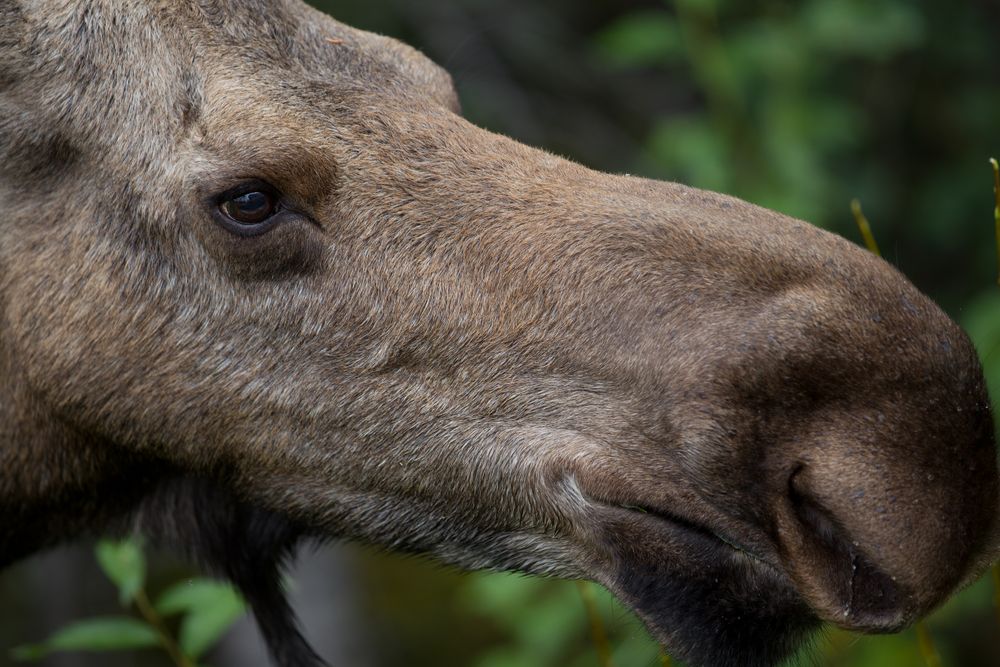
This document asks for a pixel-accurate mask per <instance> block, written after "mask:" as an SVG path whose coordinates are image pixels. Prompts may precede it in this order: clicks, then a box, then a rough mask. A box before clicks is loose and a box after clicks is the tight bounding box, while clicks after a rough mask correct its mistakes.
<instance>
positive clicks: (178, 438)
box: [0, 0, 998, 667]
mask: <svg viewBox="0 0 1000 667" xmlns="http://www.w3.org/2000/svg"><path fill="white" fill-rule="evenodd" d="M0 200H2V201H3V202H4V210H3V212H2V214H0V216H2V217H0V378H2V384H0V471H2V472H0V565H6V564H9V563H11V562H13V561H15V560H17V559H20V558H24V557H27V556H29V555H31V554H33V553H35V552H37V551H39V550H41V549H43V548H45V547H47V546H50V545H53V544H56V543H58V542H61V541H65V540H70V539H73V538H75V537H79V536H84V535H93V534H99V533H104V532H108V531H111V532H114V531H122V530H126V529H128V530H131V529H138V530H141V531H142V532H144V533H145V534H146V535H147V536H148V538H149V539H150V540H153V541H155V542H157V543H159V544H162V545H163V546H165V547H168V548H174V549H177V550H179V551H180V552H182V553H184V554H186V555H188V556H190V557H192V558H194V559H196V560H198V561H200V562H202V563H204V564H205V565H206V566H207V567H209V568H211V569H212V570H213V571H214V572H215V573H217V574H218V575H220V576H224V577H228V578H229V579H231V580H232V581H233V582H234V583H235V584H236V585H237V586H238V587H240V588H241V589H242V591H243V592H244V594H245V595H246V597H247V599H248V600H249V602H250V604H251V606H252V608H253V611H254V614H255V615H256V618H257V620H258V622H259V624H260V626H261V628H262V630H263V633H264V635H265V638H266V640H267V642H268V645H269V648H270V651H271V653H272V657H273V659H274V662H275V663H276V664H278V665H282V666H283V667H293V666H294V667H302V666H309V665H316V664H319V660H318V658H317V657H316V656H315V654H314V653H313V652H312V650H311V649H310V648H309V646H308V645H307V644H306V643H305V641H304V640H303V639H302V637H301V636H300V635H299V634H298V632H297V631H296V629H295V623H294V619H293V616H292V613H291V611H290V609H289V606H288V604H287V602H286V601H285V598H284V596H283V594H282V591H281V587H280V585H279V578H280V575H279V572H280V568H281V566H282V563H283V561H284V559H285V557H286V556H287V555H289V554H290V553H292V552H293V551H294V549H295V547H296V545H297V544H299V543H300V542H301V541H303V540H306V539H311V538H312V539H315V538H318V539H324V538H346V539H355V540H361V541H365V542H368V543H375V544H379V545H383V546H385V547H388V548H391V549H396V550H401V551H406V552H411V553H412V552H417V553H423V554H428V555H430V556H432V557H435V558H437V559H439V560H441V561H444V562H448V563H452V564H455V565H458V566H461V567H466V568H498V569H510V570H519V571H524V572H529V573H540V574H546V575H555V576H565V577H583V578H588V579H591V580H595V581H598V582H600V583H602V584H604V585H605V586H607V587H608V588H609V589H610V590H611V591H613V592H614V593H615V594H616V595H617V596H618V597H620V598H621V600H622V601H624V602H625V603H626V604H627V605H629V606H630V607H631V608H632V609H634V610H635V612H636V613H637V614H638V615H639V616H640V617H641V618H642V619H643V620H644V621H645V622H646V624H647V625H648V627H649V628H650V630H651V632H652V633H653V634H654V635H655V636H656V637H657V638H658V639H659V640H660V641H662V642H663V643H664V644H665V645H666V646H667V647H668V650H669V651H671V652H672V653H673V654H675V655H676V656H678V657H679V658H681V659H683V660H684V661H686V662H687V663H688V664H690V665H692V666H712V667H718V666H723V667H725V666H728V665H734V666H735V665H741V666H745V665H762V666H766V665H772V664H775V663H777V662H779V661H780V660H782V659H783V658H785V657H786V656H787V655H789V654H790V652H792V651H793V650H794V649H795V648H796V647H797V646H798V645H799V644H800V643H801V642H802V641H803V640H804V639H805V638H806V637H807V636H808V635H809V633H810V632H811V631H812V630H813V629H815V628H817V627H819V626H820V625H821V624H822V623H831V624H835V625H837V626H840V627H844V628H849V629H853V630H858V631H862V632H893V631H896V630H899V629H901V628H903V627H905V626H907V625H908V624H910V623H912V622H913V621H915V620H916V619H918V618H920V617H921V616H922V615H924V614H926V613H927V612H928V611H930V610H931V609H933V608H934V607H935V606H936V605H938V604H939V603H941V602H942V601H943V600H944V599H945V598H946V597H947V596H948V595H950V594H951V593H952V592H953V591H955V590H956V589H957V588H958V587H961V586H962V585H963V584H964V583H966V582H968V581H970V580H971V579H972V578H973V577H975V576H977V574H979V573H980V572H982V571H983V570H984V569H985V568H986V567H987V566H988V565H989V564H990V563H991V562H992V560H993V559H995V558H996V556H997V544H998V535H997V514H998V512H997V506H998V499H997V478H998V474H997V464H996V449H995V444H994V435H993V430H994V429H993V419H992V415H991V411H990V402H989V398H988V396H987V393H986V389H985V384H984V380H983V375H982V370H981V367H980V363H979V361H978V359H977V356H976V354H975V351H974V350H973V348H972V345H971V344H970V342H969V340H968V338H967V337H966V335H965V334H964V333H963V332H962V331H961V330H960V329H959V328H958V327H957V326H956V325H955V324H954V323H953V322H952V321H951V320H950V319H949V318H948V317H947V316H946V315H945V314H944V313H943V312H942V311H941V310H940V309H939V308H938V307H937V306H935V305H934V304H933V303H932V302H931V301H930V300H929V299H928V298H926V297H925V296H923V295H922V294H921V293H920V292H918V291H917V290H916V289H915V288H914V287H913V285H911V284H910V283H909V282H908V281H907V280H906V279H905V278H904V277H903V276H901V275H900V274H899V273H898V272H897V271H895V270H894V269H893V268H892V267H891V266H889V265H888V264H887V263H885V262H883V261H882V260H880V259H878V258H877V257H874V256H872V255H871V254H869V253H867V252H866V251H864V250H862V249H860V248H858V247H856V246H854V245H852V244H850V243H848V242H847V241H845V240H843V239H841V238H838V237H836V236H833V235H831V234H828V233H826V232H823V231H821V230H819V229H816V228H814V227H812V226H810V225H808V224H806V223H804V222H800V221H797V220H793V219H790V218H788V217H785V216H782V215H780V214H778V213H774V212H772V211H768V210H765V209H762V208H758V207H756V206H753V205H751V204H748V203H745V202H742V201H739V200H737V199H733V198H731V197H727V196H724V195H720V194H715V193H711V192H705V191H701V190H695V189H692V188H688V187H685V186H683V185H678V184H675V183H662V182H655V181H649V180H644V179H639V178H632V177H624V176H612V175H607V174H601V173H596V172H594V171H591V170H588V169H586V168H584V167H582V166H579V165H577V164H573V163H571V162H568V161H566V160H563V159H560V158H557V157H555V156H553V155H550V154H548V153H545V152H543V151H540V150H536V149H533V148H530V147H527V146H524V145H522V144H519V143H516V142H514V141H512V140H510V139H507V138H505V137H501V136H497V135H495V134H492V133H490V132H487V131H485V130H482V129H480V128H477V127H475V126H473V125H472V124H470V123H468V122H467V121H465V120H464V119H463V118H462V116H461V114H460V110H459V107H458V103H457V97H456V94H455V91H454V89H453V87H452V84H451V80H450V78H449V76H448V75H447V74H446V73H445V72H444V71H443V70H442V69H440V68H439V67H437V66H436V65H434V64H433V63H432V62H430V61H429V60H427V59H426V58H425V57H423V56H422V55H420V54H419V53H418V52H417V51H415V50H413V49H411V48H409V47H407V46H404V45H403V44H401V43H399V42H397V41H395V40H392V39H388V38H386V37H381V36H377V35H373V34H370V33H366V32H362V31H359V30H354V29H352V28H349V27H347V26H345V25H343V24H340V23H338V22H336V21H334V20H332V19H330V18H328V17H326V16H324V15H322V14H320V13H318V12H316V11H314V10H312V9H310V8H308V7H307V6H306V5H304V4H302V3H300V2H297V1H294V0H287V1H285V0H275V1H274V2H264V0H176V1H172V2H134V1H132V0H80V1H78V2H61V1H56V0H42V1H35V2H26V1H25V0H4V1H3V2H0Z"/></svg>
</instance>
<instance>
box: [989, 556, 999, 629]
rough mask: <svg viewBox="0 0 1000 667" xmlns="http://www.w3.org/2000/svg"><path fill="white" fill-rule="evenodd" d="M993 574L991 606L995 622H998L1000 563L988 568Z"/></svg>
mask: <svg viewBox="0 0 1000 667" xmlns="http://www.w3.org/2000/svg"><path fill="white" fill-rule="evenodd" d="M990 572H991V573H992V574H993V607H994V608H995V609H996V614H997V623H1000V563H997V564H996V565H994V566H993V567H991V568H990Z"/></svg>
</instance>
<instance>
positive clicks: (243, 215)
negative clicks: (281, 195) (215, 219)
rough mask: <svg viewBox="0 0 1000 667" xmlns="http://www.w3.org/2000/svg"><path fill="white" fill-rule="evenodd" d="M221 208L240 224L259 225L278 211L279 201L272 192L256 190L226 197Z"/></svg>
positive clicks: (224, 213)
mask: <svg viewBox="0 0 1000 667" xmlns="http://www.w3.org/2000/svg"><path fill="white" fill-rule="evenodd" d="M219 210H221V211H222V214H223V215H225V216H226V217H227V218H229V219H230V220H232V221H233V222H236V223H238V224H241V225H259V224H260V223H262V222H264V221H265V220H267V219H268V218H270V217H271V216H273V215H274V214H275V213H277V212H278V202H277V199H276V198H275V196H274V195H272V194H271V193H269V192H264V191H262V190H254V191H252V192H244V193H243V194H240V195H236V196H235V197H231V198H229V199H226V200H225V201H223V202H222V203H221V204H219Z"/></svg>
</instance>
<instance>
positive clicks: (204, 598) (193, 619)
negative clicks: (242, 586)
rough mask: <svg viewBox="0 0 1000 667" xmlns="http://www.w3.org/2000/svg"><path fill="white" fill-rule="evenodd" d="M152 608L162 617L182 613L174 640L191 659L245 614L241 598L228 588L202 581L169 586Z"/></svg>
mask: <svg viewBox="0 0 1000 667" xmlns="http://www.w3.org/2000/svg"><path fill="white" fill-rule="evenodd" d="M156 607H157V610H158V611H159V612H160V613H162V614H164V615H170V614H175V613H180V612H186V615H185V616H184V618H183V619H182V620H181V626H180V633H179V637H178V641H179V644H180V646H181V649H182V650H183V651H184V653H185V654H187V655H189V656H190V657H192V658H195V659H197V658H199V657H201V655H202V654H203V653H204V652H205V651H206V650H208V649H209V648H210V647H211V646H212V645H213V644H215V643H216V642H217V641H218V640H219V638H220V637H222V635H223V634H225V632H226V631H227V630H228V629H229V628H230V626H232V624H233V623H235V622H236V621H237V620H239V619H240V617H241V616H243V614H245V613H246V603H245V602H244V601H243V597H242V596H241V595H240V594H239V593H238V592H236V590H235V589H234V588H233V587H232V586H229V585H227V584H222V583H218V582H213V581H210V580H204V579H197V580H194V581H193V582H187V583H185V584H181V585H178V586H175V587H173V588H172V589H170V590H169V591H167V592H166V593H164V595H163V596H161V597H160V599H159V600H158V601H157V605H156Z"/></svg>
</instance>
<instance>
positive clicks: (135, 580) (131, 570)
mask: <svg viewBox="0 0 1000 667" xmlns="http://www.w3.org/2000/svg"><path fill="white" fill-rule="evenodd" d="M95 553H96V555H97V562H98V563H99V564H100V566H101V569H103V570H104V573H105V574H106V575H107V576H108V579H110V580H111V581H113V582H114V583H115V585H116V586H117V587H118V599H119V600H120V601H121V603H122V605H123V606H124V605H127V604H129V603H130V602H132V600H134V599H135V596H136V594H137V593H138V592H139V591H140V590H141V589H142V586H143V584H144V583H145V581H146V559H145V557H143V555H142V547H141V546H140V545H139V542H138V540H136V539H126V540H122V541H121V542H115V541H112V540H101V541H100V542H98V544H97V548H96V550H95Z"/></svg>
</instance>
